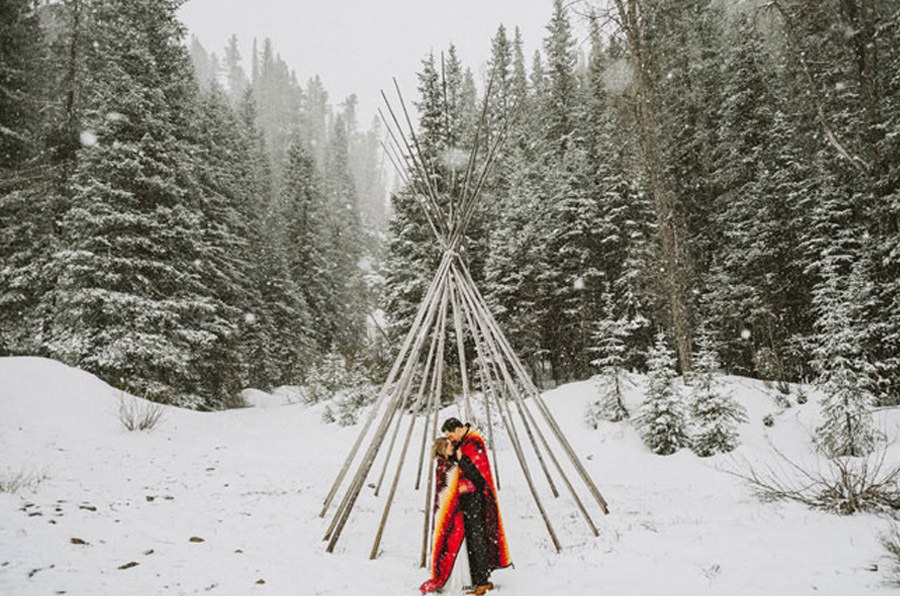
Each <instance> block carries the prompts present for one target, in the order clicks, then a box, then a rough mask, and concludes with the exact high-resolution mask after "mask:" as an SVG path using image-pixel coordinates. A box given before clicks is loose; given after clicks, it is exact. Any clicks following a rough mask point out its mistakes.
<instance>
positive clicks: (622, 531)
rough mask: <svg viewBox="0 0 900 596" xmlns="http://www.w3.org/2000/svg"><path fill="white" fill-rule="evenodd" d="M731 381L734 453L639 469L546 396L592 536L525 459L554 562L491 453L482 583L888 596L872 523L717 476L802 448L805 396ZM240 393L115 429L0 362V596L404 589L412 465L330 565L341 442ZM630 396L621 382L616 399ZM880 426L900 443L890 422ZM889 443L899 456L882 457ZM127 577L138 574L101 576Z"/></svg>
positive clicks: (282, 403) (636, 396) (51, 381)
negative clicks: (496, 490)
mask: <svg viewBox="0 0 900 596" xmlns="http://www.w3.org/2000/svg"><path fill="white" fill-rule="evenodd" d="M728 384H729V387H731V388H732V389H733V390H734V392H735V395H736V396H737V397H738V399H739V400H740V401H741V402H742V403H743V404H744V405H745V406H746V407H747V409H748V411H749V414H750V422H749V423H748V424H746V425H744V426H743V427H742V438H743V445H742V447H741V448H740V449H739V451H738V456H737V458H733V457H731V456H719V457H716V458H711V459H700V458H697V457H696V456H694V455H693V454H692V453H691V452H689V451H686V450H685V451H682V452H680V453H678V454H676V455H673V456H669V457H660V456H655V455H652V454H651V453H650V452H649V451H648V450H647V449H646V448H645V447H644V446H643V445H642V443H641V441H640V439H639V438H638V436H637V435H636V434H635V432H634V430H633V429H632V428H631V427H630V426H629V425H628V424H624V423H619V424H615V425H614V424H608V425H604V426H601V427H600V428H599V429H597V430H594V429H591V428H588V427H587V426H586V425H585V424H584V422H583V413H584V409H585V406H586V404H587V403H588V402H589V401H591V400H592V399H594V398H595V396H596V390H595V388H594V385H593V384H592V383H591V382H582V383H573V384H570V385H566V386H563V387H561V388H559V389H556V390H553V391H549V392H547V394H546V400H547V402H548V404H549V406H550V407H551V409H552V410H553V411H554V413H555V414H556V416H557V418H558V420H559V422H560V425H561V426H562V428H563V429H564V430H565V431H566V432H567V434H568V437H569V440H570V441H571V443H572V445H573V446H574V448H575V450H576V451H577V452H578V453H579V454H580V455H581V456H582V457H583V458H584V462H585V463H586V466H587V468H588V470H589V472H590V473H591V474H592V475H593V477H594V479H595V480H596V481H597V484H598V486H599V488H600V490H601V491H602V492H603V494H604V496H605V497H606V499H607V500H608V501H609V503H610V508H611V513H610V515H607V516H603V515H601V514H600V513H599V511H598V508H597V506H596V505H595V504H593V503H589V504H590V505H591V508H590V509H591V512H592V514H593V515H594V518H595V522H596V523H597V524H598V527H599V528H600V531H601V535H600V537H599V538H594V537H593V536H592V535H591V534H590V532H589V530H588V529H587V527H586V525H585V524H584V522H583V519H582V518H581V517H580V515H579V514H578V512H577V510H576V508H575V507H574V505H573V504H572V502H571V500H570V499H569V498H568V497H567V496H565V494H564V495H563V496H562V497H560V498H559V499H552V498H550V496H549V490H548V488H547V483H546V481H545V479H544V478H543V477H542V476H541V474H540V471H539V469H538V468H537V467H536V466H535V467H534V470H533V471H534V473H535V481H536V483H537V486H538V489H539V491H541V492H542V494H543V496H544V502H545V503H546V504H547V508H548V510H549V513H550V517H551V521H552V522H553V524H554V527H555V529H556V531H557V533H558V535H559V537H560V541H561V542H562V545H563V550H562V552H561V553H560V554H556V553H555V552H554V549H553V548H552V545H551V543H550V540H549V538H548V536H547V533H546V530H545V528H544V525H543V522H542V521H541V518H540V515H539V513H538V511H537V508H536V507H535V505H534V503H533V501H532V499H531V497H530V495H529V493H528V490H527V487H526V486H525V483H524V481H523V479H522V475H521V473H520V472H519V470H518V468H517V467H516V464H515V458H514V455H513V452H512V449H511V448H510V446H509V444H508V443H507V442H504V441H499V442H498V449H499V454H498V455H499V473H500V477H501V483H502V490H501V492H500V498H501V508H502V512H503V515H504V521H505V525H506V528H507V532H508V535H509V541H510V548H511V550H512V555H513V561H514V563H515V568H514V569H507V570H501V571H498V572H496V573H495V574H494V576H493V579H494V581H495V583H496V584H498V586H499V587H500V590H499V593H500V594H503V595H510V594H520V595H524V596H531V595H540V594H566V595H567V596H578V595H588V594H591V595H593V594H604V595H608V596H618V595H621V596H641V595H648V596H650V595H653V596H656V595H659V594H665V595H667V596H675V595H685V596H698V595H703V594H715V595H719V594H722V595H726V594H727V595H735V596H737V595H748V596H750V595H753V596H755V595H763V594H764V595H784V596H800V595H805V594H818V595H835V596H856V595H864V594H889V593H896V592H895V588H893V587H892V586H891V585H890V584H889V583H888V580H889V574H888V572H887V571H886V569H887V568H888V567H889V564H888V561H887V559H886V557H885V555H884V552H883V551H882V549H881V547H880V546H879V543H878V536H879V534H881V533H882V532H883V531H884V530H885V529H886V527H887V522H886V521H885V520H883V519H881V518H879V517H877V516H874V515H857V516H853V517H839V516H836V515H829V514H826V513H821V512H817V511H811V510H809V509H807V508H805V507H803V506H801V505H798V504H792V503H770V504H763V503H760V502H759V501H758V500H757V499H756V498H754V497H753V496H752V495H751V494H750V492H749V491H748V489H747V488H746V487H745V486H744V485H743V484H742V483H741V482H740V481H739V480H737V479H736V478H734V477H733V476H731V475H729V474H727V473H725V472H724V471H723V469H726V468H728V467H729V466H731V467H734V466H737V465H740V464H739V463H738V462H739V461H740V460H741V459H742V458H746V459H747V460H749V461H752V462H762V461H766V460H771V459H772V452H771V447H770V446H769V443H768V440H767V436H768V437H770V438H771V440H772V441H773V442H774V443H775V444H776V445H778V446H779V447H780V448H781V449H783V450H785V451H786V452H788V453H796V454H800V453H803V452H805V451H808V445H807V443H808V438H807V437H808V430H809V429H811V428H813V427H814V426H815V424H816V417H817V409H816V408H817V403H818V399H819V396H818V395H816V394H815V393H813V394H812V396H811V399H810V401H809V403H807V404H805V405H802V406H800V405H796V404H795V405H794V407H792V408H789V409H787V410H784V411H780V410H779V409H778V408H777V407H776V406H775V403H774V401H773V399H772V397H771V396H770V395H769V394H768V393H767V392H766V390H765V388H764V387H763V385H762V384H761V383H759V382H757V381H753V380H749V379H744V378H737V377H732V378H729V379H728ZM248 397H249V399H250V401H251V403H253V404H255V405H256V406H257V407H252V408H246V409H242V410H232V411H227V412H218V413H197V412H189V411H183V410H177V409H173V408H167V409H166V411H165V414H164V418H163V420H162V421H161V423H160V424H159V426H158V428H157V429H155V430H153V431H152V432H127V431H125V430H124V429H123V428H122V427H121V425H120V423H119V420H118V416H117V412H118V400H119V399H120V395H119V392H118V391H116V390H114V389H112V388H110V387H109V386H107V385H106V384H105V383H103V382H102V381H99V380H98V379H96V378H95V377H93V376H91V375H89V374H87V373H84V372H81V371H78V370H75V369H72V368H69V367H66V366H64V365H62V364H59V363H56V362H53V361H50V360H44V359H38V358H5V359H0V480H2V479H4V478H9V477H11V476H13V475H16V474H18V473H25V474H30V475H33V476H38V477H42V478H43V480H42V481H40V482H39V483H37V484H36V485H35V486H34V487H33V488H26V489H24V490H21V491H19V492H18V493H15V494H8V493H2V494H0V594H2V595H4V596H6V595H10V596H11V595H30V594H41V595H44V594H78V595H81V594H86V595H101V594H102V595H106V594H109V595H116V596H120V595H128V594H140V595H143V594H147V595H155V594H203V593H209V594H224V595H242V594H254V593H258V594H272V595H276V594H277V595H280V594H285V595H288V594H290V595H302V596H305V595H313V594H348V595H350V594H354V595H355V594H366V595H382V594H383V595H386V596H387V595H391V596H393V595H397V594H410V595H412V594H415V593H417V586H418V585H419V583H420V582H421V581H423V580H424V579H426V575H427V574H426V572H425V570H423V569H420V568H419V566H418V559H419V548H420V545H421V540H422V529H421V510H422V507H423V500H424V496H423V494H422V491H418V492H417V491H415V490H413V486H412V485H413V475H414V473H415V467H416V466H415V465H413V464H409V463H408V464H407V466H406V472H405V474H406V477H404V478H402V479H401V485H400V489H399V492H398V496H397V500H396V501H395V505H394V508H393V510H392V512H391V519H390V521H389V523H388V527H387V533H386V535H385V538H384V540H383V542H382V552H381V555H380V557H379V558H378V559H376V560H374V561H370V560H369V559H368V553H369V549H370V548H371V543H372V538H373V536H374V533H375V527H376V525H377V522H378V518H379V517H380V514H381V507H382V504H383V499H384V494H385V493H386V492H387V491H382V496H381V497H377V498H376V497H374V495H372V494H371V491H370V490H368V491H365V492H364V493H363V495H362V496H361V498H360V500H359V502H358V505H357V508H356V510H355V512H354V514H353V516H352V517H351V520H350V523H349V524H348V527H347V529H346V530H345V532H344V535H343V536H342V538H341V541H340V542H339V544H338V548H337V550H336V552H335V553H334V554H328V553H326V552H325V548H324V547H325V544H324V543H323V542H322V541H321V538H322V536H323V534H324V532H325V529H326V527H327V520H323V519H321V518H319V517H318V513H319V510H320V508H321V505H322V502H323V498H324V496H325V493H326V492H327V489H328V487H329V486H330V484H331V482H332V480H333V478H334V476H335V475H336V473H337V471H338V468H339V467H340V465H341V463H342V462H343V459H344V457H345V455H346V452H347V450H348V449H349V447H350V445H351V443H352V441H353V439H354V438H355V437H356V434H357V432H358V429H357V428H356V427H350V428H340V427H338V426H337V425H335V424H323V423H322V422H321V415H322V407H323V406H321V405H319V406H313V407H307V406H304V405H302V404H299V403H297V399H296V397H297V395H296V393H295V392H291V391H287V390H283V391H281V392H277V395H274V396H267V395H264V394H261V393H260V392H252V394H249V395H248ZM639 400H640V380H639V379H638V384H637V385H636V386H635V388H634V389H633V390H632V392H631V401H630V405H632V406H634V405H636V403H637V402H638V401H639ZM259 406H265V407H259ZM448 413H453V414H455V411H448ZM767 413H774V414H775V425H774V426H773V427H772V428H770V429H767V428H765V427H764V426H763V425H762V417H763V416H764V415H765V414H767ZM878 418H879V422H880V423H881V424H882V426H883V427H884V428H885V430H886V431H888V432H889V433H892V434H893V436H897V434H898V431H900V412H898V411H897V410H896V409H894V410H882V411H880V412H879V413H878ZM415 436H416V437H417V438H418V437H419V434H418V432H417V433H416V435H415ZM416 442H418V441H416ZM892 450H893V451H891V453H890V456H891V457H893V458H894V461H897V460H898V458H900V451H898V450H897V448H896V447H892ZM375 468H376V469H377V470H378V471H380V467H379V465H378V462H376V466H375ZM389 478H390V476H389ZM193 537H196V538H202V540H203V541H202V542H200V541H196V540H195V541H191V538H193ZM73 539H77V540H76V541H75V542H77V541H84V543H85V544H76V543H73ZM129 563H137V565H132V566H130V567H128V568H126V569H120V567H121V566H125V565H127V564H129ZM875 566H877V569H878V570H877V571H876V570H873V569H875Z"/></svg>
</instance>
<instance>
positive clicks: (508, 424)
mask: <svg viewBox="0 0 900 596" xmlns="http://www.w3.org/2000/svg"><path fill="white" fill-rule="evenodd" d="M459 287H460V289H461V290H462V298H463V302H464V303H465V304H466V311H465V312H466V316H467V317H468V318H469V324H470V327H471V328H472V329H473V330H474V329H475V326H474V324H472V320H473V319H474V320H475V321H477V320H478V312H477V311H476V310H474V309H473V308H472V304H471V303H470V297H469V295H468V288H466V287H464V286H463V285H462V284H459ZM473 337H474V338H475V350H476V352H477V353H478V359H479V361H480V363H481V366H482V367H484V368H485V370H489V369H488V368H487V362H486V358H485V356H484V351H483V349H482V348H483V346H482V345H481V340H480V339H479V337H483V336H482V335H481V334H473ZM488 374H490V373H488ZM492 393H493V394H494V399H495V401H496V402H497V404H496V405H497V412H498V415H499V416H500V420H501V421H502V423H503V426H504V428H505V429H506V433H507V435H509V438H510V442H511V443H512V446H513V451H514V452H515V454H516V458H517V459H518V460H519V466H520V467H521V468H522V473H523V474H524V475H525V482H526V484H528V489H529V490H530V491H531V497H532V498H533V499H534V502H535V504H536V505H537V508H538V511H540V513H541V517H542V518H543V520H544V525H545V526H546V528H547V533H548V534H550V539H551V541H552V542H553V546H554V547H555V548H556V552H560V550H562V547H561V546H560V544H559V539H558V538H557V537H556V531H555V530H554V529H553V524H552V523H550V518H549V517H548V516H547V511H546V510H545V509H544V504H543V502H541V498H540V496H538V492H537V488H536V487H535V485H534V480H533V479H532V477H531V471H530V470H529V469H528V463H527V461H526V460H525V454H524V452H523V450H522V445H521V443H520V442H519V439H518V434H517V433H516V430H515V428H514V426H513V423H512V421H511V420H509V419H508V418H507V416H506V414H505V413H504V412H503V406H502V404H501V403H500V396H499V395H498V394H497V392H496V391H493V392H492Z"/></svg>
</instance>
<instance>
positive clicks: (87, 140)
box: [78, 130, 97, 147]
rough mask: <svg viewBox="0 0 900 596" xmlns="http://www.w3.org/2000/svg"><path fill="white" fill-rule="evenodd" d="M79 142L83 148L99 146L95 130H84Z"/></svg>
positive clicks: (79, 136)
mask: <svg viewBox="0 0 900 596" xmlns="http://www.w3.org/2000/svg"><path fill="white" fill-rule="evenodd" d="M78 140H79V141H80V142H81V145H82V146H83V147H93V146H94V145H96V144H97V135H96V134H95V133H94V131H93V130H82V131H81V134H80V135H78Z"/></svg>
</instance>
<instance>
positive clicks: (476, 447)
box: [459, 430, 511, 569]
mask: <svg viewBox="0 0 900 596" xmlns="http://www.w3.org/2000/svg"><path fill="white" fill-rule="evenodd" d="M459 453H460V457H468V458H469V459H470V460H471V461H472V463H473V464H475V467H476V468H478V471H479V472H480V473H481V476H482V477H483V478H484V480H485V483H484V489H483V491H484V517H485V519H484V523H485V526H486V528H487V538H488V540H487V543H488V549H489V550H488V564H489V567H490V568H491V569H502V568H504V567H509V566H510V563H511V561H510V556H509V545H508V544H507V542H506V531H505V530H504V529H503V519H502V518H501V517H500V504H499V503H498V501H497V489H496V488H495V486H494V475H493V474H492V473H491V464H490V461H488V451H487V446H486V445H485V442H484V437H482V436H481V435H480V434H479V433H478V432H477V431H474V430H470V431H469V432H468V433H467V434H466V436H465V437H464V438H463V440H462V442H461V443H460V445H459Z"/></svg>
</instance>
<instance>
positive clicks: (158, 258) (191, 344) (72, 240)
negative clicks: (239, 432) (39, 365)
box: [43, 0, 228, 407]
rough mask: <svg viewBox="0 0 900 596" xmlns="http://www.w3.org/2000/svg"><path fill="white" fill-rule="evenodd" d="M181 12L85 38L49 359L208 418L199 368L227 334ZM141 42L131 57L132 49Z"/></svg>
mask: <svg viewBox="0 0 900 596" xmlns="http://www.w3.org/2000/svg"><path fill="white" fill-rule="evenodd" d="M177 5H178V2H176V1H174V0H165V1H159V2H153V3H149V4H148V3H146V2H141V1H138V0H122V1H118V0H117V1H115V2H113V1H112V0H96V1H94V2H92V3H91V10H90V13H89V15H86V16H87V17H89V18H88V20H87V24H86V25H85V27H86V31H85V37H86V38H87V39H88V40H89V41H88V42H85V43H84V47H83V48H82V51H83V52H84V58H85V63H84V65H85V68H84V71H83V73H84V79H85V80H84V81H83V85H82V86H81V88H80V90H81V96H80V100H81V101H83V102H84V103H83V105H84V106H85V109H87V108H89V111H86V112H85V118H84V121H83V123H82V124H83V126H84V128H85V129H86V130H85V133H84V135H83V136H82V140H83V144H84V147H83V148H82V149H81V150H79V151H78V153H77V156H76V163H75V166H74V173H73V176H72V179H71V181H70V185H69V189H70V192H71V195H72V196H71V203H70V209H69V211H68V213H67V214H66V215H65V216H64V217H63V218H62V220H61V222H60V227H61V236H62V239H61V241H62V243H63V246H64V247H65V250H60V251H58V252H57V253H56V254H55V262H54V264H53V267H54V270H55V271H56V272H57V274H58V278H57V279H58V283H57V286H56V288H55V290H54V291H53V292H49V293H48V294H46V295H45V296H44V297H43V298H44V299H43V302H44V304H45V305H46V308H48V309H49V310H50V311H52V313H53V315H54V320H53V326H52V329H51V331H50V335H49V337H48V349H49V350H50V352H51V354H52V355H53V356H55V357H58V358H60V359H61V360H63V361H65V362H67V363H69V364H72V365H74V366H79V367H81V368H84V369H86V370H89V371H91V372H94V373H95V374H98V375H99V376H100V377H102V378H103V379H105V380H106V381H108V382H110V383H111V384H113V385H116V386H120V387H121V386H123V385H124V384H127V385H128V386H129V387H130V388H131V390H133V391H136V392H137V393H139V394H141V395H143V396H146V397H149V398H153V399H157V400H160V401H167V402H171V403H176V404H180V405H185V406H193V407H204V406H211V405H214V404H206V402H205V397H204V396H203V395H201V394H200V393H201V389H202V388H201V386H200V385H201V384H200V383H199V379H198V370H197V364H198V360H197V359H198V358H203V357H204V355H205V354H206V353H207V348H208V346H210V345H212V344H215V343H216V342H218V341H219V339H220V337H221V335H220V334H221V333H222V331H223V330H224V329H227V328H228V321H227V320H226V319H225V318H224V317H223V316H222V313H221V311H220V309H219V308H218V307H217V305H216V304H215V299H214V297H213V296H212V292H211V289H210V288H209V287H208V286H206V285H204V281H205V280H204V276H203V269H204V267H207V266H209V263H208V262H206V261H205V260H204V259H205V258H206V257H207V250H208V248H209V247H208V246H207V245H206V242H205V239H204V237H203V233H202V227H201V225H202V222H203V214H202V209H201V205H200V201H201V192H200V191H199V189H198V187H197V183H196V179H195V176H194V171H193V166H194V161H195V159H196V157H195V153H196V146H195V145H194V143H193V141H191V140H190V139H189V138H187V137H188V134H189V131H190V122H189V119H190V118H191V117H192V115H193V114H194V109H193V106H194V103H193V102H195V101H196V96H195V84H194V82H193V80H192V73H191V65H190V59H189V57H188V55H187V50H186V49H185V47H184V46H183V45H182V36H183V27H182V25H181V24H180V23H179V22H178V21H177V18H176V6H177ZM122 40H128V43H122Z"/></svg>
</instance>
